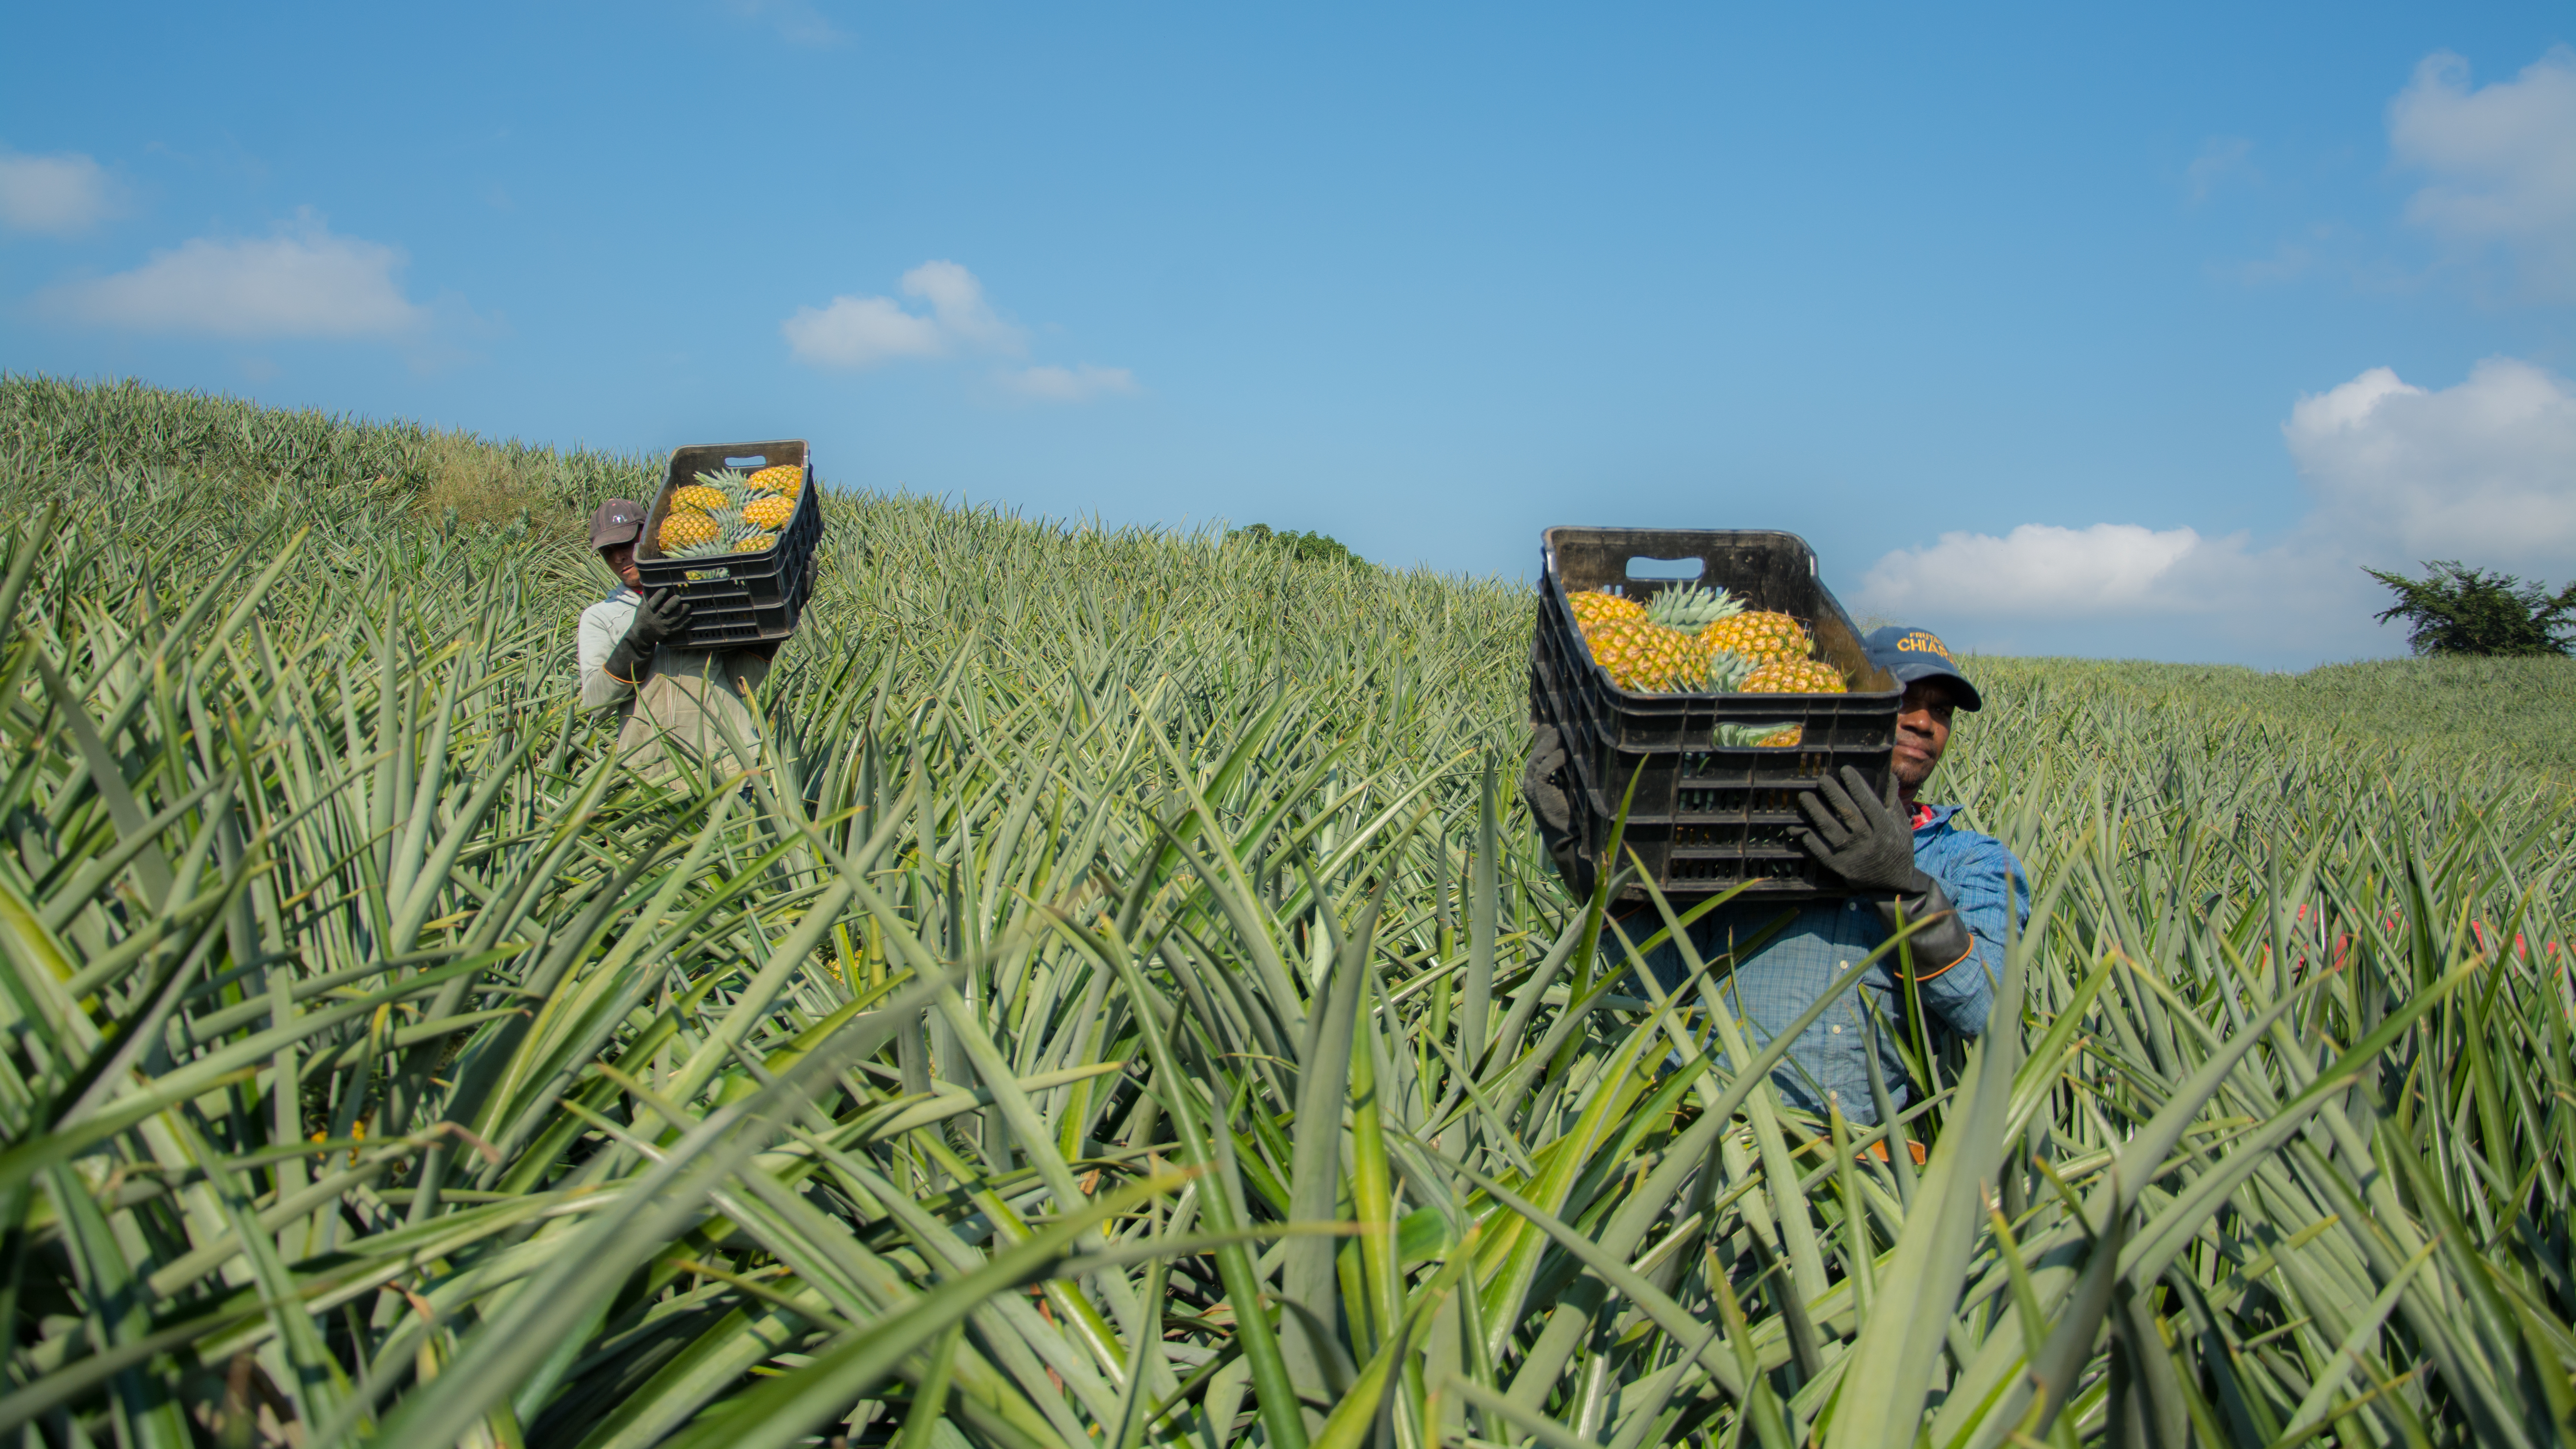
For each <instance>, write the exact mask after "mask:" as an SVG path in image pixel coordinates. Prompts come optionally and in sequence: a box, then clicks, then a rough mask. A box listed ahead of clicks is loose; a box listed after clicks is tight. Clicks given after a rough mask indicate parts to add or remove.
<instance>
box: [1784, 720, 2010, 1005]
mask: <svg viewBox="0 0 2576 1449" xmlns="http://www.w3.org/2000/svg"><path fill="white" fill-rule="evenodd" d="M1798 808H1799V809H1801V810H1803V811H1805V812H1806V815H1807V820H1808V822H1809V823H1810V824H1812V825H1813V826H1814V827H1815V828H1814V829H1812V830H1807V831H1803V832H1801V833H1800V834H1799V836H1798V843H1799V844H1801V845H1803V846H1805V847H1806V848H1807V853H1808V854H1809V855H1812V856H1814V857H1815V858H1816V860H1817V862H1818V863H1819V864H1821V865H1823V866H1824V868H1825V869H1827V870H1829V871H1832V872H1833V873H1834V874H1836V875H1838V876H1841V877H1842V878H1843V881H1844V883H1845V884H1847V885H1849V886H1851V887H1852V888H1853V889H1854V890H1856V891H1859V892H1861V893H1862V894H1863V895H1865V896H1867V897H1869V898H1870V903H1871V905H1873V906H1874V907H1876V908H1877V911H1878V916H1879V919H1880V920H1881V921H1882V922H1884V923H1885V924H1886V926H1887V928H1888V929H1889V930H1891V931H1893V930H1895V929H1896V927H1897V925H1898V923H1899V922H1900V921H1902V922H1905V923H1909V924H1910V923H1912V922H1916V921H1923V920H1929V919H1931V918H1932V917H1934V916H1938V917H1940V919H1939V920H1937V921H1934V922H1933V924H1932V925H1930V926H1928V927H1925V928H1924V929H1922V930H1920V931H1917V932H1915V933H1914V935H1912V936H1911V937H1909V938H1907V941H1906V946H1907V949H1908V950H1909V952H1910V953H1911V954H1912V956H1913V958H1914V964H1915V968H1916V969H1917V970H1918V971H1922V972H1924V973H1925V974H1927V975H1928V974H1930V973H1933V972H1937V971H1941V970H1945V969H1947V968H1948V967H1950V966H1952V965H1955V964H1957V962H1958V961H1959V959H1960V958H1961V957H1964V956H1966V955H1967V954H1968V949H1969V947H1971V946H1972V945H1974V944H1975V942H1974V940H1973V939H1972V938H1971V937H1970V936H1969V934H1968V927H1967V923H1966V922H1964V921H1962V920H1960V919H1959V913H1958V911H1957V910H1956V909H1954V908H1953V907H1952V906H1951V904H1950V897H1949V896H1948V894H1947V893H1945V892H1944V891H1943V890H1942V889H1941V884H1940V882H1938V881H1936V880H1934V879H1932V877H1930V876H1928V875H1925V874H1924V873H1923V871H1922V869H1921V868H1920V867H1918V866H1916V865H1915V863H1914V823H1913V822H1912V821H1910V820H1908V819H1907V818H1906V817H1905V810H1904V807H1903V805H1901V804H1900V803H1899V802H1898V800H1897V793H1896V772H1895V771H1893V770H1890V771H1888V774H1887V788H1886V790H1885V791H1884V792H1882V793H1873V792H1872V791H1871V790H1870V788H1869V782H1868V781H1866V780H1864V779H1862V778H1861V774H1860V771H1858V770H1856V769H1854V768H1852V767H1851V766H1849V765H1845V766H1843V769H1842V779H1841V780H1840V781H1836V780H1835V779H1834V777H1833V776H1831V775H1828V776H1826V777H1825V778H1824V779H1823V780H1821V781H1819V782H1817V787H1816V793H1814V794H1812V795H1801V796H1799V797H1798Z"/></svg>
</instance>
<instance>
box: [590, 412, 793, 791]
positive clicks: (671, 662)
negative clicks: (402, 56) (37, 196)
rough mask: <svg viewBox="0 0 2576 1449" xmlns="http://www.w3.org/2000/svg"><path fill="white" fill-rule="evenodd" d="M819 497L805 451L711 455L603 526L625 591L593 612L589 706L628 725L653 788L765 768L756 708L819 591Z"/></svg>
mask: <svg viewBox="0 0 2576 1449" xmlns="http://www.w3.org/2000/svg"><path fill="white" fill-rule="evenodd" d="M815 494H816V490H815V487H814V483H813V467H812V461H811V457H810V454H809V453H808V450H807V448H806V446H805V443H804V441H803V440H802V439H784V440H780V441H776V442H767V443H711V444H702V445H698V446H694V447H685V448H675V449H673V450H672V452H671V457H670V460H669V462H668V463H667V464H666V465H665V466H664V468H663V477H662V486H661V488H660V489H659V490H657V491H656V493H655V494H654V498H653V502H652V504H651V506H650V507H649V508H648V507H646V506H645V505H643V504H639V503H637V502H635V501H634V500H633V499H628V498H612V499H610V500H608V501H607V502H606V503H603V504H601V505H600V506H599V510H598V511H597V512H596V513H594V514H592V515H591V520H590V546H591V547H592V548H594V549H597V550H598V551H599V556H600V559H601V561H602V562H604V563H606V564H607V565H608V568H609V571H610V572H611V573H613V574H615V575H616V576H617V580H618V586H617V588H616V589H615V590H613V591H611V592H610V594H609V595H608V597H607V598H605V599H602V600H601V601H599V602H598V603H596V604H593V605H591V606H590V607H589V608H588V609H585V610H583V611H582V616H581V630H580V636H579V640H578V658H579V662H580V667H581V703H582V707H583V708H585V709H607V708H610V707H612V706H613V707H615V708H616V709H617V710H618V711H619V727H618V733H617V741H618V749H619V752H620V753H621V754H622V755H624V756H625V757H626V758H627V760H628V762H629V763H630V764H631V765H632V766H633V767H634V768H635V769H637V770H638V771H640V772H641V773H643V774H644V775H646V776H647V777H648V778H654V779H660V778H666V777H668V776H670V775H673V774H675V773H677V772H678V771H679V770H680V769H681V768H682V766H683V765H685V766H687V767H688V768H690V769H692V770H722V771H725V772H728V773H730V772H732V771H735V770H748V769H751V768H753V767H755V766H756V765H757V764H758V762H759V756H760V726H759V720H758V717H757V716H756V715H755V713H754V712H753V710H752V708H751V704H750V700H751V695H752V692H753V691H754V690H757V689H758V688H759V687H760V683H761V681H762V680H763V679H765V678H767V677H768V674H769V666H770V661H771V660H772V659H773V658H775V657H776V655H777V653H778V646H779V644H780V643H782V642H784V641H785V640H786V638H787V637H788V636H789V635H790V634H793V633H794V632H795V630H796V624H797V621H798V619H799V618H800V617H801V616H802V614H803V611H804V607H805V600H806V597H807V596H808V594H809V593H810V592H811V589H812V578H813V556H814V548H815V545H816V543H817V542H818V541H819V540H820V538H821V536H822V532H823V521H822V505H821V501H820V500H819V499H818V498H817V497H816V496H815Z"/></svg>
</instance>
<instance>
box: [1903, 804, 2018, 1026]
mask: <svg viewBox="0 0 2576 1449" xmlns="http://www.w3.org/2000/svg"><path fill="white" fill-rule="evenodd" d="M1959 837H1964V838H1959ZM1944 843H1945V844H1948V845H1949V846H1950V848H1948V849H1940V850H1933V851H1927V852H1925V853H1924V854H1925V857H1926V858H1924V859H1923V861H1922V868H1923V869H1924V870H1925V871H1926V872H1927V873H1928V874H1930V875H1931V876H1932V878H1933V879H1934V880H1936V881H1937V882H1939V883H1940V886H1941V893H1942V894H1943V895H1944V896H1946V897H1948V899H1949V904H1950V907H1951V909H1953V910H1955V911H1956V912H1958V918H1959V921H1960V922H1961V923H1962V924H1963V925H1965V926H1966V927H1967V928H1968V942H1967V950H1966V951H1965V953H1964V954H1962V955H1960V956H1959V957H1957V959H1955V960H1953V961H1950V962H1948V963H1946V964H1944V963H1941V962H1935V961H1926V960H1924V959H1922V958H1921V957H1920V956H1917V957H1916V958H1915V971H1916V975H1915V989H1916V991H1917V992H1918V994H1920V996H1921V997H1922V1000H1923V1007H1924V1009H1925V1010H1926V1011H1929V1012H1931V1013H1932V1014H1933V1015H1934V1016H1935V1017H1937V1018H1939V1019H1940V1021H1941V1023H1942V1024H1943V1025H1944V1026H1947V1027H1949V1028H1950V1029H1951V1030H1952V1031H1955V1032H1957V1033H1958V1034H1960V1035H1961V1036H1976V1035H1978V1034H1980V1033H1982V1032H1983V1031H1984V1030H1985V1029H1986V1017H1987V1016H1988V1014H1989V1013H1990V1012H1991V1011H1992V1010H1993V1007H1994V1003H1995V983H1996V982H1997V981H1999V980H2001V979H2003V974H2004V942H2005V941H2006V939H2008V938H2009V937H2010V936H2011V935H2012V934H2013V933H2014V931H2015V929H2016V928H2017V927H2019V926H2020V925H2023V924H2025V923H2027V922H2028V921H2029V920H2030V878H2029V877H2028V876H2027V875H2025V874H2024V873H2023V871H2022V868H2021V862H2020V861H2018V860H2015V859H2014V858H2013V853H2012V852H2011V851H2009V850H2006V849H2005V848H2004V845H2003V842H2002V841H2000V840H1997V839H1995V838H1994V837H1992V836H1988V835H1972V834H1968V833H1967V832H1958V833H1957V836H1954V838H1953V841H1951V842H1944Z"/></svg>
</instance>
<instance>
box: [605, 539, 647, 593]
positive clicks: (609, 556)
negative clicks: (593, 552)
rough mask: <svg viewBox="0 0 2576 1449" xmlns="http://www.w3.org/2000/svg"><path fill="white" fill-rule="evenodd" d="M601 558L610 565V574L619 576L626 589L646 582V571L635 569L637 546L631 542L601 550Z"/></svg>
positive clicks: (614, 544) (611, 545) (613, 544)
mask: <svg viewBox="0 0 2576 1449" xmlns="http://www.w3.org/2000/svg"><path fill="white" fill-rule="evenodd" d="M599 558H600V562H602V563H605V564H607V565H608V571H609V572H610V573H613V574H615V575H617V579H618V582H620V583H622V584H624V585H626V587H628V588H630V589H631V588H633V587H635V586H636V585H637V584H640V583H642V582H643V581H644V571H643V570H641V569H639V568H637V567H635V545H634V543H633V542H632V541H631V540H630V541H628V542H626V543H612V544H610V545H609V546H608V547H606V548H603V549H601V550H600V551H599Z"/></svg>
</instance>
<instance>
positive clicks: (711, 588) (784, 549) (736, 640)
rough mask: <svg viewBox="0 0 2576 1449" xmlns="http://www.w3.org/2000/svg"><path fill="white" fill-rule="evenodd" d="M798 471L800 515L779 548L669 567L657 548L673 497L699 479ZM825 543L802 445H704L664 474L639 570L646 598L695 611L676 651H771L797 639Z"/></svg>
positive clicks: (647, 519)
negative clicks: (679, 602)
mask: <svg viewBox="0 0 2576 1449" xmlns="http://www.w3.org/2000/svg"><path fill="white" fill-rule="evenodd" d="M782 464H783V465H792V466H794V467H799V468H802V469H804V470H805V486H804V487H802V488H800V489H798V490H796V511H795V512H794V513H792V514H790V515H789V516H788V519H787V526H786V527H785V528H783V529H780V530H779V533H778V542H776V543H773V544H771V545H770V546H769V547H768V548H766V549H763V550H761V551H760V552H759V553H737V554H726V555H724V556H723V557H721V558H692V559H669V558H664V557H662V556H661V553H662V551H661V547H660V545H659V544H657V543H656V542H655V540H656V539H658V538H659V537H660V536H661V532H662V515H663V514H664V513H665V512H667V511H668V510H669V507H670V502H671V490H673V489H675V488H679V487H682V486H684V485H686V484H689V483H693V482H695V481H697V476H698V475H699V474H700V473H712V472H715V471H717V470H718V469H721V468H739V469H741V470H742V471H744V472H746V473H749V472H753V471H756V470H758V469H761V468H767V467H775V466H779V465H782ZM822 537H823V500H822V499H821V497H820V496H818V490H817V489H816V488H815V485H814V463H813V458H812V455H811V454H810V453H809V452H808V451H807V450H806V447H805V440H804V439H802V438H782V439H778V440H775V441H772V442H766V443H700V444H696V445H694V446H691V447H686V448H673V449H672V450H671V461H670V462H669V463H668V464H666V465H665V466H664V467H663V470H662V486H661V488H660V489H658V490H656V491H655V493H654V495H653V506H652V507H650V508H648V509H646V510H645V513H644V536H643V537H642V538H641V539H638V540H637V541H636V546H635V567H636V570H637V572H639V573H641V574H642V575H643V580H644V581H643V588H644V590H645V591H646V592H647V593H650V592H651V591H653V590H655V589H661V588H677V589H678V590H679V591H680V595H681V597H682V598H684V599H686V600H687V601H688V604H689V629H688V634H687V636H686V637H685V638H682V639H675V640H673V641H672V643H673V645H674V646H675V647H678V648H682V649H727V648H738V647H741V646H744V645H751V644H765V643H768V642H771V641H773V640H778V639H784V638H786V637H787V636H788V635H790V634H793V633H795V632H796V621H797V619H798V618H799V617H801V616H802V615H803V614H804V612H805V600H806V598H807V597H808V596H809V595H810V594H812V593H813V584H814V580H813V572H814V546H815V544H816V543H817V542H819V541H820V540H821V539H822Z"/></svg>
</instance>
